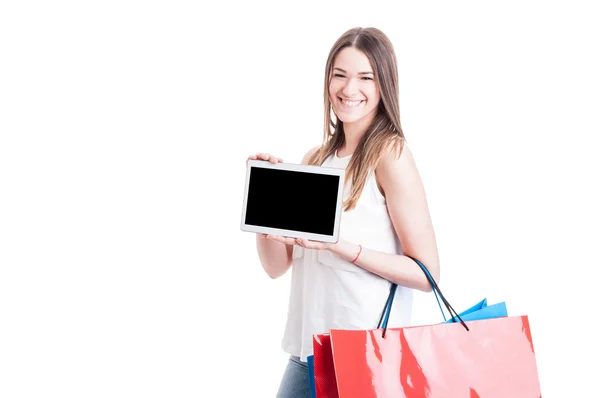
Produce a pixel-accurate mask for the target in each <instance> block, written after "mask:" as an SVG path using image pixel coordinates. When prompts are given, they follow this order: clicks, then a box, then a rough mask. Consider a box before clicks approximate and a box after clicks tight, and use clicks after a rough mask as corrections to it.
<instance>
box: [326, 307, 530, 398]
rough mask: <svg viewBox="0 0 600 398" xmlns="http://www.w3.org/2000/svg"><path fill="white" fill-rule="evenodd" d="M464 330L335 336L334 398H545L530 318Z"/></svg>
mask: <svg viewBox="0 0 600 398" xmlns="http://www.w3.org/2000/svg"><path fill="white" fill-rule="evenodd" d="M466 325H467V326H468V328H469V330H468V331H467V330H465V328H464V327H463V325H461V324H458V323H444V324H438V325H429V326H419V327H406V328H397V329H388V330H387V332H386V336H385V337H383V336H382V334H383V333H382V330H380V329H378V330H332V331H331V333H330V338H331V348H332V352H333V368H334V369H335V377H336V384H337V390H338V394H339V395H334V396H339V397H341V398H347V397H348V398H349V397H361V398H371V397H372V398H386V397H395V398H423V397H429V398H449V397H450V398H452V397H465V398H474V397H481V398H540V397H541V392H540V385H539V381H538V373H537V366H536V360H535V353H534V349H533V341H532V337H531V332H530V328H529V321H528V317H527V316H518V317H502V318H495V319H485V320H478V321H469V322H466ZM325 396H327V397H329V396H328V395H325Z"/></svg>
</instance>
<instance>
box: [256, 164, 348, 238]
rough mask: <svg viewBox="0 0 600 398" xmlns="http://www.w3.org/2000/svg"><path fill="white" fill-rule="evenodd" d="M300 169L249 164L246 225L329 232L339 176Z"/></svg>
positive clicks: (330, 230) (325, 233)
mask: <svg viewBox="0 0 600 398" xmlns="http://www.w3.org/2000/svg"><path fill="white" fill-rule="evenodd" d="M340 178H341V177H339V176H336V175H324V174H316V173H307V172H300V171H289V170H277V169H266V168H261V167H252V169H251V172H250V181H249V183H248V184H249V185H248V201H247V204H246V220H245V222H246V224H249V225H257V226H263V227H270V228H279V229H288V230H293V231H301V232H308V233H315V234H323V235H333V232H334V231H333V230H334V226H335V212H336V203H337V196H338V187H339V179H340Z"/></svg>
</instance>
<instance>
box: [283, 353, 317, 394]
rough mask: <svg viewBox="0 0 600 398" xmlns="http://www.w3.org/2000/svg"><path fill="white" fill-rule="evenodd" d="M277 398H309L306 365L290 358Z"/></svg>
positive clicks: (293, 357) (292, 357) (295, 358)
mask: <svg viewBox="0 0 600 398" xmlns="http://www.w3.org/2000/svg"><path fill="white" fill-rule="evenodd" d="M277 398H310V387H309V385H308V365H307V364H306V362H302V361H300V358H298V357H295V356H291V357H290V360H289V361H288V364H287V367H286V368H285V372H284V373H283V378H282V380H281V385H280V386H279V391H278V392H277Z"/></svg>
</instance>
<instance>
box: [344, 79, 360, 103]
mask: <svg viewBox="0 0 600 398" xmlns="http://www.w3.org/2000/svg"><path fill="white" fill-rule="evenodd" d="M357 91H358V87H357V84H356V80H354V79H348V80H347V81H346V84H345V85H344V88H343V90H342V93H343V94H344V95H345V96H347V97H349V98H352V96H353V95H354V94H356V92H357Z"/></svg>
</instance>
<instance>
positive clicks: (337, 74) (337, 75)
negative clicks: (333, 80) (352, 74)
mask: <svg viewBox="0 0 600 398" xmlns="http://www.w3.org/2000/svg"><path fill="white" fill-rule="evenodd" d="M333 76H335V77H344V75H340V74H339V73H336V74H334V75H333Z"/></svg>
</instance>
